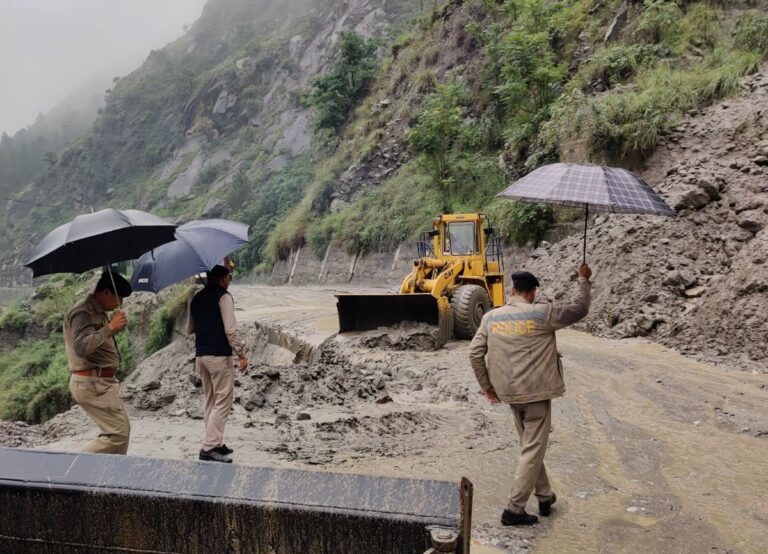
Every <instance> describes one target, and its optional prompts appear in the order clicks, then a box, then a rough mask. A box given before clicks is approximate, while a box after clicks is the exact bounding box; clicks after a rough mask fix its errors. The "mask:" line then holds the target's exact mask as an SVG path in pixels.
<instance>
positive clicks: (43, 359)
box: [0, 333, 72, 423]
mask: <svg viewBox="0 0 768 554" xmlns="http://www.w3.org/2000/svg"><path fill="white" fill-rule="evenodd" d="M68 383H69V371H68V369H67V356H66V351H65V349H64V338H63V337H62V335H61V333H53V334H52V335H51V336H50V337H48V338H47V339H44V340H40V341H34V342H27V343H23V344H21V345H20V346H18V347H17V348H15V349H13V350H11V351H9V352H3V353H1V354H0V419H9V420H21V421H26V422H27V423H41V422H43V421H46V420H48V419H50V418H51V417H53V416H54V415H56V414H57V413H59V412H62V411H64V410H66V409H68V408H69V407H70V406H71V405H72V399H71V397H70V394H69V388H68V387H69V385H68Z"/></svg>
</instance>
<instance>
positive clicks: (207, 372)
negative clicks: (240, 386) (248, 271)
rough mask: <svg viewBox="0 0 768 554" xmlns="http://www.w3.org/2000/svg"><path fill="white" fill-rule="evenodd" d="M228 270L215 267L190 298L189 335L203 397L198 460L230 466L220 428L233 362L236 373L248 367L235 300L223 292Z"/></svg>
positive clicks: (226, 407) (232, 384)
mask: <svg viewBox="0 0 768 554" xmlns="http://www.w3.org/2000/svg"><path fill="white" fill-rule="evenodd" d="M231 281H232V274H231V272H230V270H229V269H228V268H226V267H224V266H221V265H217V266H214V268H213V269H212V270H211V271H209V272H208V283H207V285H206V286H205V287H204V288H203V290H201V291H200V292H198V293H197V294H196V295H195V297H194V298H193V299H192V305H191V308H190V318H189V329H188V330H189V332H190V333H194V334H195V356H196V359H195V368H196V369H197V372H198V374H199V375H200V379H201V380H202V382H203V394H204V396H205V409H204V414H205V416H204V422H205V440H204V441H203V447H202V448H201V449H200V456H199V458H200V459H201V460H208V461H212V462H224V463H231V462H232V458H230V457H229V454H231V453H232V452H233V451H232V449H230V448H228V447H227V445H226V444H224V426H225V424H226V422H227V417H229V412H230V411H231V409H232V401H233V399H234V394H235V392H234V391H235V388H234V387H235V360H234V359H233V354H234V355H235V356H237V359H238V362H237V364H238V365H239V367H240V371H245V370H246V368H247V367H248V360H247V358H246V357H245V349H244V347H243V342H242V341H241V340H240V336H239V335H238V332H237V321H236V319H235V301H234V300H233V299H232V295H231V294H230V293H229V292H228V291H227V289H228V288H229V283H230V282H231Z"/></svg>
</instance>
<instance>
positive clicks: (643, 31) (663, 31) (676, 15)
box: [637, 0, 683, 45]
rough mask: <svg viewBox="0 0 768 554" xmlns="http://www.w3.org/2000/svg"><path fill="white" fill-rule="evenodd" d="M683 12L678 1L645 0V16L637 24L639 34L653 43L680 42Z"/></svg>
mask: <svg viewBox="0 0 768 554" xmlns="http://www.w3.org/2000/svg"><path fill="white" fill-rule="evenodd" d="M682 19H683V13H682V11H681V10H680V6H678V4H677V2H675V1H670V0H645V1H644V2H643V16H642V17H641V19H640V22H639V23H638V25H637V32H638V34H639V35H640V36H641V37H642V38H644V39H645V40H648V41H650V42H653V43H659V42H664V43H666V44H669V45H676V44H678V42H679V40H680V36H681V26H682V23H681V20H682Z"/></svg>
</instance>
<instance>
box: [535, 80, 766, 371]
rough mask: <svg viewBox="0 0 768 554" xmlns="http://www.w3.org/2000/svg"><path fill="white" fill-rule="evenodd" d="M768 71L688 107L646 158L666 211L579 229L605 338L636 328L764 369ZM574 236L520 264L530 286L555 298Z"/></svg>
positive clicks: (565, 293) (602, 218) (562, 287)
mask: <svg viewBox="0 0 768 554" xmlns="http://www.w3.org/2000/svg"><path fill="white" fill-rule="evenodd" d="M766 102H768V69H766V68H765V67H764V68H763V70H762V71H761V72H760V73H758V74H756V75H753V76H751V77H748V78H746V79H745V80H744V82H743V85H742V92H741V95H740V96H739V97H738V98H733V99H729V100H727V101H724V102H721V103H719V104H716V105H713V106H711V107H710V108H708V109H706V110H704V111H692V112H691V113H689V114H688V115H687V116H686V118H685V119H684V121H682V122H681V124H680V125H679V126H678V127H676V129H675V131H674V133H673V134H672V135H671V136H669V137H667V138H666V140H665V141H664V142H663V143H662V144H661V145H660V147H659V149H658V151H657V152H656V154H654V155H653V156H652V157H651V158H650V159H649V160H648V163H647V166H646V168H645V170H644V171H643V172H642V174H643V176H644V178H645V179H646V180H647V181H648V182H649V183H650V184H652V185H653V186H654V187H656V188H657V190H659V191H660V192H661V194H662V196H664V198H665V199H666V200H667V202H668V203H669V204H670V205H671V206H673V207H674V208H675V210H676V211H677V214H678V217H677V218H676V219H664V218H655V217H640V216H613V215H608V216H606V215H599V216H597V217H595V218H594V219H593V220H592V227H591V229H590V231H589V253H588V261H589V263H590V264H591V265H592V267H593V270H594V278H593V280H594V283H595V287H594V298H593V308H592V313H591V314H590V316H589V318H588V319H587V320H586V321H585V323H584V324H583V325H582V327H583V328H585V329H587V330H589V331H590V332H593V333H596V334H599V335H604V336H610V337H633V336H647V337H650V338H652V339H654V340H658V341H660V342H662V343H664V344H666V345H669V346H672V347H674V348H676V349H678V350H679V351H681V352H683V353H686V354H691V355H695V356H700V357H705V358H708V359H714V360H717V361H719V362H722V363H725V364H730V365H735V366H738V367H741V368H743V369H748V370H758V371H766V370H768V357H767V353H766V351H765V349H764V345H765V344H766V342H768V326H767V325H766V324H765V320H764V314H765V312H766V310H768V294H766V292H767V291H768V270H767V269H766V265H765V264H766V260H768V230H767V229H766V225H767V224H768V204H767V203H766V193H767V192H768V180H766V172H768V140H766V139H765V138H764V137H765V136H768V135H767V134H766V130H767V129H768V109H766V108H765V106H766V105H767V104H766ZM580 261H581V236H577V235H574V236H572V237H570V238H568V239H566V240H563V241H561V242H559V243H557V244H555V245H551V246H550V245H545V247H544V248H540V249H538V250H537V251H536V252H535V253H534V258H533V259H531V260H529V262H527V263H526V269H528V270H530V271H532V272H534V273H535V274H537V275H538V276H540V278H541V280H542V282H543V284H544V286H543V287H542V289H541V292H542V293H546V295H547V296H548V297H549V298H550V299H562V300H564V299H567V298H568V297H569V295H570V294H571V292H572V291H573V289H574V286H573V284H572V283H570V282H569V280H568V273H569V272H571V271H573V269H574V268H575V267H576V266H577V265H578V263H579V262H580Z"/></svg>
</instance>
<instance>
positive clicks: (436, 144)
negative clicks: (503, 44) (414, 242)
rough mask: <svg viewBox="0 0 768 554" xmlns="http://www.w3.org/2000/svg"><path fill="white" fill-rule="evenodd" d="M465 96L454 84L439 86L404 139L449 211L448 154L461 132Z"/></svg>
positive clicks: (460, 87)
mask: <svg viewBox="0 0 768 554" xmlns="http://www.w3.org/2000/svg"><path fill="white" fill-rule="evenodd" d="M467 94H468V92H467V91H466V89H464V88H463V87H462V86H460V85H458V84H456V83H448V84H441V85H437V86H436V87H435V92H434V93H432V94H430V95H429V96H428V97H427V100H426V102H425V104H424V109H423V111H422V112H421V115H420V116H419V120H418V123H417V124H416V125H414V127H413V128H412V129H410V130H409V131H408V133H407V135H406V140H407V141H408V143H409V144H410V145H411V146H412V147H413V148H414V149H415V150H417V151H418V152H421V153H422V154H423V158H422V160H423V162H424V164H425V165H426V167H427V170H428V171H429V173H430V175H431V176H432V182H433V183H434V185H435V187H436V188H437V190H438V191H439V192H440V194H441V196H442V198H443V208H444V209H447V208H448V203H449V198H450V196H451V194H450V193H451V188H452V186H451V185H452V183H453V179H452V178H451V173H450V164H449V161H450V160H449V153H450V151H451V149H452V148H453V146H454V144H455V143H456V141H457V139H458V138H459V136H460V133H461V131H462V125H463V121H464V112H465V109H464V106H462V101H463V100H464V99H465V98H466V97H467Z"/></svg>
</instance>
